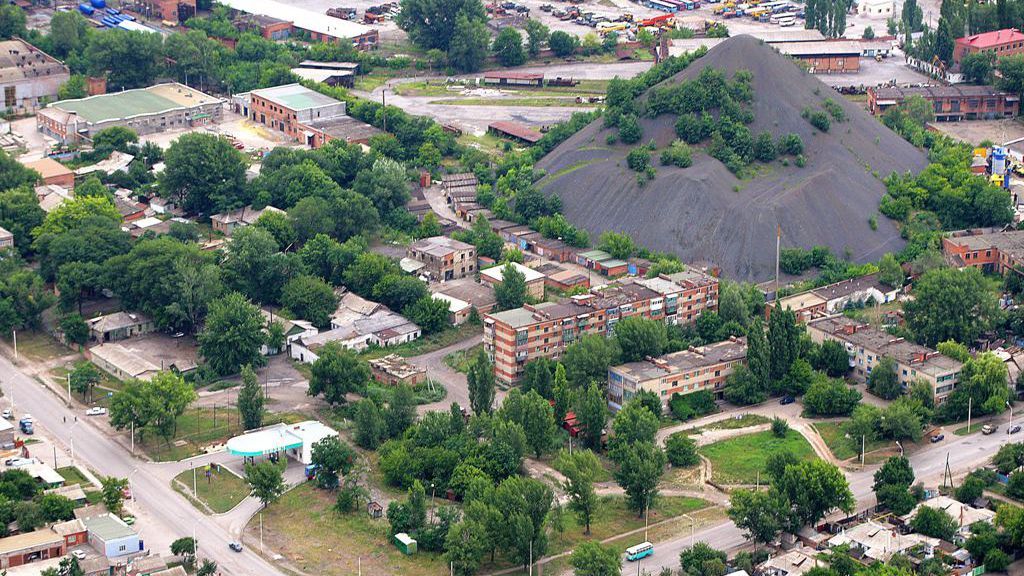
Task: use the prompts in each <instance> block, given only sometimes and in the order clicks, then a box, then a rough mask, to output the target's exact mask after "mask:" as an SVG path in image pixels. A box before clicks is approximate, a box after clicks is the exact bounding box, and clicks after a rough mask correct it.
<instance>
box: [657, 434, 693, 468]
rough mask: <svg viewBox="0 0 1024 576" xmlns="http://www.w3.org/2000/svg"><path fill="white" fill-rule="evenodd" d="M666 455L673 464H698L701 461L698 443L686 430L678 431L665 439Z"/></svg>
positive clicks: (686, 465)
mask: <svg viewBox="0 0 1024 576" xmlns="http://www.w3.org/2000/svg"><path fill="white" fill-rule="evenodd" d="M665 456H666V457H667V458H668V461H669V463H670V464H672V465H673V466H681V467H688V466H696V465H697V463H698V462H700V457H699V456H698V455H697V443H696V442H695V441H694V440H693V439H692V438H690V437H689V436H688V435H687V434H686V433H684V432H676V433H675V434H673V435H671V436H669V437H668V439H667V440H665Z"/></svg>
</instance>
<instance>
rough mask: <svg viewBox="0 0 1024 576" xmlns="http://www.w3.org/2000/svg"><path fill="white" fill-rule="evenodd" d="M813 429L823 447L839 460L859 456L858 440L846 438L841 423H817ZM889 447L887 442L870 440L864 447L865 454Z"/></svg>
mask: <svg viewBox="0 0 1024 576" xmlns="http://www.w3.org/2000/svg"><path fill="white" fill-rule="evenodd" d="M814 429H815V430H817V431H818V434H820V435H821V439H822V440H824V441H825V445H827V446H828V449H829V450H831V451H832V454H833V455H834V456H835V457H836V458H838V459H839V460H849V459H850V458H857V457H859V456H860V448H861V445H860V438H847V437H846V431H845V430H844V429H843V422H818V423H816V424H814ZM889 445H891V442H889V441H888V440H872V441H870V442H868V443H867V444H866V445H865V446H864V451H865V452H868V453H870V452H874V451H875V450H879V449H881V448H886V447H888V446H889Z"/></svg>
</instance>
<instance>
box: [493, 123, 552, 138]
mask: <svg viewBox="0 0 1024 576" xmlns="http://www.w3.org/2000/svg"><path fill="white" fill-rule="evenodd" d="M487 131H488V132H491V133H494V134H496V135H498V136H503V137H505V138H511V139H513V140H517V141H519V142H522V143H524V144H536V143H537V142H539V141H540V139H541V138H543V137H544V135H543V134H541V133H540V131H539V130H534V129H533V128H530V127H529V126H525V125H523V124H520V123H518V122H505V121H501V122H491V123H490V124H488V125H487Z"/></svg>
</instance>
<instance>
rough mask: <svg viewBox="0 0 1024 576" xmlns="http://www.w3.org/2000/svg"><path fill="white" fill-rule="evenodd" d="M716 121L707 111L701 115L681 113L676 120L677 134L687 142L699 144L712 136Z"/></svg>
mask: <svg viewBox="0 0 1024 576" xmlns="http://www.w3.org/2000/svg"><path fill="white" fill-rule="evenodd" d="M713 129H714V123H713V120H712V119H711V115H709V114H707V113H705V114H703V115H701V116H697V115H696V114H680V115H679V118H678V119H677V120H676V136H679V138H681V139H682V140H683V141H684V142H686V143H687V144H697V143H698V142H701V141H702V140H704V139H705V138H707V137H709V136H711V132H712V131H713Z"/></svg>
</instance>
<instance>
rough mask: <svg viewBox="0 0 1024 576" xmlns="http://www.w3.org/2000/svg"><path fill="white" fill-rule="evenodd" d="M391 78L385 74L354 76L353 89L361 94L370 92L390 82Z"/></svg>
mask: <svg viewBox="0 0 1024 576" xmlns="http://www.w3.org/2000/svg"><path fill="white" fill-rule="evenodd" d="M391 78H392V76H389V75H387V74H376V73H372V74H363V75H360V76H356V79H355V89H356V90H361V91H363V92H371V91H373V90H374V89H375V88H377V87H378V86H380V85H381V84H383V83H385V82H387V81H388V80H390V79H391Z"/></svg>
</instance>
